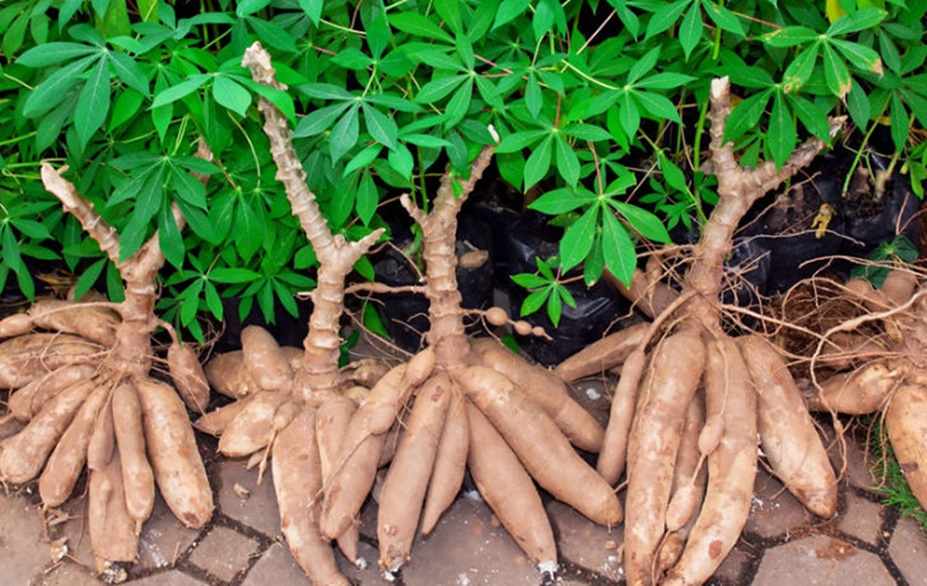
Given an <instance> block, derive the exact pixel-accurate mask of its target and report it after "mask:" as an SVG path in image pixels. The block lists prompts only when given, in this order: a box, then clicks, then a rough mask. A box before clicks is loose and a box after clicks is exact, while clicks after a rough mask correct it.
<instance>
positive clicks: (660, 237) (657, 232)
mask: <svg viewBox="0 0 927 586" xmlns="http://www.w3.org/2000/svg"><path fill="white" fill-rule="evenodd" d="M609 203H610V204H611V205H612V206H613V207H614V208H615V209H616V210H618V213H619V214H621V216H622V217H623V218H624V219H625V220H627V221H628V223H629V224H630V225H631V227H632V228H634V230H635V231H636V232H637V233H638V234H640V235H641V236H643V237H644V238H646V239H647V240H650V241H652V242H660V243H663V244H667V243H669V242H671V240H670V235H669V232H667V231H666V226H664V225H663V222H661V221H660V218H658V217H657V216H655V215H654V214H652V213H650V212H648V211H647V210H645V209H644V208H640V207H637V206H636V205H631V204H629V203H624V202H621V201H615V200H611V201H610V202H609ZM605 215H606V216H608V215H610V214H605Z"/></svg>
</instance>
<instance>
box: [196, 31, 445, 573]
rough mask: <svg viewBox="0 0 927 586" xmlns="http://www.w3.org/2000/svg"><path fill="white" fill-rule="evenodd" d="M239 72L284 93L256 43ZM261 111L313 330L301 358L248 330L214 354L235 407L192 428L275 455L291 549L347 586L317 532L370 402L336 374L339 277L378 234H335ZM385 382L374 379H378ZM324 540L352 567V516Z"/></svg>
mask: <svg viewBox="0 0 927 586" xmlns="http://www.w3.org/2000/svg"><path fill="white" fill-rule="evenodd" d="M242 64H243V65H244V66H246V67H248V68H249V69H250V70H251V73H252V76H253V77H254V79H255V81H257V82H258V83H261V84H263V85H266V86H268V87H273V88H276V89H280V90H285V89H286V86H284V85H282V84H281V83H279V82H278V81H277V80H276V78H275V77H274V74H275V71H274V69H273V67H272V66H271V62H270V55H269V54H268V53H267V52H266V51H265V50H264V49H263V47H261V45H260V44H259V43H255V44H254V45H252V46H251V47H250V48H249V49H248V50H247V51H246V52H245V56H244V59H243V61H242ZM259 109H260V110H261V112H262V114H263V115H264V118H265V122H264V131H265V133H266V134H267V137H268V139H269V141H270V146H271V154H272V155H273V158H274V162H275V163H276V165H277V169H278V171H277V179H278V180H279V181H280V182H281V183H283V185H284V187H285V189H286V193H287V197H288V198H289V201H290V205H291V207H292V211H293V214H294V215H295V216H296V217H297V218H299V222H300V225H301V226H302V227H303V230H304V231H305V233H306V236H307V237H308V239H309V242H310V243H311V245H312V248H313V250H314V252H315V256H316V258H317V259H318V263H319V266H318V270H317V277H316V278H317V281H318V285H317V286H316V287H315V289H313V290H312V292H311V293H310V297H311V299H312V302H313V308H312V314H311V316H310V318H309V332H308V335H307V336H306V338H305V340H304V341H303V349H302V351H301V352H299V351H296V352H293V353H292V354H290V355H289V356H288V355H287V354H286V353H285V351H284V350H281V348H280V347H279V346H278V345H277V343H276V341H275V340H274V339H273V338H272V337H271V336H270V334H269V333H267V332H266V331H264V330H262V329H260V328H257V327H256V326H251V327H249V328H246V329H245V330H244V332H243V333H242V339H241V343H242V350H240V351H236V352H232V353H228V354H224V355H220V356H218V357H216V358H215V359H214V360H213V361H212V362H211V363H210V364H209V365H208V367H207V372H208V374H209V381H210V383H211V384H212V385H213V386H214V387H215V388H216V389H217V390H219V391H220V392H223V393H225V394H228V395H231V396H233V397H234V398H235V399H236V401H234V402H233V403H231V404H229V405H227V406H225V407H222V408H219V409H217V410H215V411H213V412H211V413H208V414H206V415H204V416H203V417H202V418H201V419H200V420H199V421H198V422H197V427H198V428H199V429H201V430H202V431H205V432H208V433H211V434H213V435H218V436H220V439H219V452H220V453H222V454H223V455H225V456H229V457H236V458H240V457H247V456H252V455H253V454H258V455H259V456H260V459H261V461H262V463H263V462H266V460H267V458H268V457H272V461H271V465H272V470H273V479H274V488H275V490H276V494H277V505H278V507H279V511H280V519H281V528H282V530H283V534H284V536H285V537H286V539H287V543H288V544H289V547H290V551H291V552H292V553H293V555H294V557H295V558H296V560H297V561H298V562H299V564H300V566H301V567H302V568H303V570H304V571H305V572H306V574H307V575H308V576H309V577H310V579H311V580H312V581H313V583H314V584H345V585H347V584H349V583H350V582H348V580H347V579H346V578H345V577H344V576H343V575H342V574H341V572H340V571H339V570H338V567H337V565H336V564H335V558H334V555H333V552H332V548H331V546H330V545H329V543H328V539H327V538H325V537H323V534H322V532H321V531H320V527H319V525H320V517H321V510H322V502H321V494H322V489H323V487H325V486H327V485H329V484H330V483H331V482H333V481H332V477H333V475H334V473H335V472H336V471H337V470H338V467H339V458H340V450H341V449H342V448H343V446H344V445H347V443H348V441H349V438H348V436H347V435H346V434H347V429H346V424H347V421H348V418H350V417H351V416H352V413H354V411H355V409H356V408H357V403H358V402H359V401H361V400H368V399H366V398H365V397H367V392H366V389H363V388H357V387H354V386H352V384H351V383H352V380H351V378H350V377H348V376H345V375H344V374H343V372H342V370H341V369H340V368H339V357H340V354H341V344H342V340H341V338H340V336H339V328H340V320H341V317H342V313H343V312H344V290H345V279H346V277H347V276H348V274H349V273H350V272H351V271H352V270H353V269H354V266H355V265H356V264H357V262H358V260H359V259H360V258H361V256H362V255H364V254H365V253H366V252H367V251H368V250H369V248H370V247H371V246H372V245H373V244H374V243H375V242H376V241H377V240H378V239H379V238H380V236H381V235H382V233H383V230H382V229H380V230H375V231H373V232H371V233H370V234H368V235H367V236H365V237H364V238H362V239H361V240H358V241H356V242H348V241H347V240H346V239H345V238H344V236H342V235H333V234H332V231H331V229H330V228H329V226H328V224H327V223H326V220H325V218H324V217H323V216H322V214H321V211H320V210H319V206H318V203H317V201H316V196H315V194H314V193H312V191H310V190H309V188H308V186H307V185H306V173H305V171H304V170H303V167H302V163H301V162H300V160H299V158H298V157H297V156H296V153H295V151H294V150H293V145H292V140H291V136H292V132H291V130H290V129H289V127H288V120H287V118H286V116H285V115H284V114H282V113H281V112H280V110H278V109H277V107H276V106H274V105H273V104H271V103H270V102H269V101H267V100H265V99H261V101H260V104H259ZM418 362H422V363H423V366H422V368H423V373H420V374H417V375H416V374H412V373H406V372H405V370H404V369H403V370H399V371H396V370H393V371H390V372H389V373H386V374H385V376H384V377H383V379H381V383H380V384H382V381H389V383H390V384H397V383H398V384H402V385H410V384H415V383H416V382H420V379H421V378H423V377H425V376H427V375H428V372H430V367H429V363H430V362H432V361H430V360H429V356H428V355H424V357H423V358H422V359H419V360H418V361H417V362H416V364H417V363H418ZM397 373H398V374H397ZM381 374H383V372H379V371H377V372H376V373H375V374H374V378H376V377H377V375H381ZM355 378H356V377H355ZM387 424H388V425H391V424H392V422H391V421H389V422H387ZM381 445H382V444H381ZM377 458H379V455H377ZM376 468H377V466H376V462H374V465H373V466H372V467H371V468H370V472H371V473H372V474H375V473H376ZM261 472H262V473H263V464H262V466H261ZM366 472H367V471H366V470H362V471H361V473H366ZM370 484H372V477H371V483H370ZM370 484H367V483H365V480H364V478H363V477H356V478H355V477H351V478H349V479H347V480H345V481H344V483H343V487H342V489H343V490H344V491H346V492H347V493H351V494H352V495H353V494H354V493H357V494H359V495H360V499H361V501H362V500H363V499H364V498H365V497H366V496H367V493H368V492H369V490H370ZM338 521H339V523H340V521H341V519H339V520H338ZM329 537H331V538H332V539H335V540H337V542H338V545H339V546H340V547H341V550H342V551H343V552H344V554H345V555H346V556H347V557H348V559H349V560H351V561H355V560H356V559H357V555H358V554H357V545H358V538H359V534H358V525H357V524H356V523H354V522H353V518H352V517H350V516H349V517H346V518H345V522H344V523H343V524H341V525H340V527H339V530H338V531H337V533H334V534H330V535H329Z"/></svg>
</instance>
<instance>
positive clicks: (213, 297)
mask: <svg viewBox="0 0 927 586" xmlns="http://www.w3.org/2000/svg"><path fill="white" fill-rule="evenodd" d="M203 293H205V296H206V307H208V308H209V311H211V312H212V315H213V317H215V318H216V319H217V320H220V321H221V320H222V316H223V314H224V313H225V308H223V307H222V298H221V297H219V292H218V291H217V290H216V286H215V285H213V284H212V283H210V282H209V281H206V282H205V283H204V284H203Z"/></svg>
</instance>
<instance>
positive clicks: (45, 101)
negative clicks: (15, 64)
mask: <svg viewBox="0 0 927 586" xmlns="http://www.w3.org/2000/svg"><path fill="white" fill-rule="evenodd" d="M94 59H97V57H84V58H83V59H80V60H79V61H75V62H74V63H71V64H70V65H66V66H64V67H62V68H61V69H59V70H57V71H55V72H54V73H52V74H51V75H49V76H48V77H47V78H45V79H44V80H43V81H42V83H41V84H39V86H38V87H36V88H35V89H34V90H32V93H31V94H29V97H28V98H26V103H25V105H24V106H23V115H24V116H26V117H28V118H34V117H35V116H38V115H40V114H43V113H45V112H47V111H48V110H50V109H52V108H54V107H55V106H57V105H58V104H60V103H61V102H62V100H64V99H65V98H66V97H67V96H68V91H69V90H70V89H71V88H72V87H74V85H75V84H76V83H77V81H78V79H79V77H80V74H81V73H83V72H84V71H85V70H86V69H87V68H88V67H90V64H91V63H93V61H94Z"/></svg>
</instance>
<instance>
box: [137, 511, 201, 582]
mask: <svg viewBox="0 0 927 586" xmlns="http://www.w3.org/2000/svg"><path fill="white" fill-rule="evenodd" d="M202 532H203V531H202V530H200V529H190V528H189V527H186V526H185V525H184V524H183V523H181V522H180V521H178V520H177V518H176V517H175V516H174V514H173V513H171V511H170V509H169V508H168V507H167V504H165V502H164V499H162V498H161V495H160V494H159V495H158V496H157V497H156V498H155V505H154V510H153V511H152V513H151V517H150V518H149V519H148V521H146V522H145V524H144V525H143V526H142V534H141V536H140V537H139V543H138V553H139V555H138V566H137V567H136V569H134V570H133V573H137V572H139V571H142V570H146V571H147V570H153V569H158V568H166V567H171V566H173V565H174V563H175V562H176V560H177V558H178V557H179V556H180V555H181V554H182V553H184V552H185V551H186V550H187V549H188V548H189V547H190V546H191V545H193V543H194V542H195V541H196V539H197V537H199V535H200V533H202Z"/></svg>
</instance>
